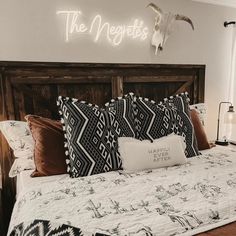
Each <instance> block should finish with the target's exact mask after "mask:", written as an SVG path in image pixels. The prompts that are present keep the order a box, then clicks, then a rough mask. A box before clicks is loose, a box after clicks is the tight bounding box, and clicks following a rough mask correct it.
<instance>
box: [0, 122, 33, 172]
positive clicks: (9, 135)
mask: <svg viewBox="0 0 236 236" xmlns="http://www.w3.org/2000/svg"><path fill="white" fill-rule="evenodd" d="M0 131H1V132H2V134H3V135H4V137H5V138H6V140H7V142H8V144H9V146H10V147H11V149H12V150H13V153H14V156H15V157H16V158H18V159H16V160H15V162H14V163H13V165H12V167H11V170H10V173H9V176H10V177H15V176H16V175H17V174H18V173H20V172H21V171H23V170H29V169H35V165H34V161H33V157H34V145H35V144H34V140H33V137H32V134H31V132H30V129H29V126H28V124H27V122H24V121H14V120H8V121H2V122H0ZM20 159H24V160H21V161H20Z"/></svg>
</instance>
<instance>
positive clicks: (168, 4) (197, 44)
mask: <svg viewBox="0 0 236 236" xmlns="http://www.w3.org/2000/svg"><path fill="white" fill-rule="evenodd" d="M153 1H154V2H155V3H157V4H158V5H159V6H161V8H162V9H163V10H164V11H171V12H176V13H180V14H184V15H187V16H189V17H190V18H191V19H192V20H193V22H194V25H195V31H194V32H193V31H192V30H191V28H190V26H189V25H188V24H186V23H184V22H178V23H176V29H175V32H174V33H173V35H172V36H171V37H170V38H169V40H168V42H167V44H166V47H165V49H164V51H163V53H162V54H161V55H159V56H158V57H156V56H154V51H153V48H152V47H151V46H150V39H149V40H147V41H146V42H145V43H140V42H134V41H131V40H126V41H125V42H124V43H123V44H122V45H121V46H120V47H112V46H111V45H109V44H108V43H107V42H104V41H99V42H98V43H97V44H96V43H94V42H93V41H92V39H91V38H90V37H88V36H81V38H75V39H74V40H72V41H71V42H70V43H65V41H64V22H63V19H62V18H61V17H59V16H58V15H56V11H58V10H65V9H66V10H74V9H80V10H82V11H83V13H84V16H85V17H88V19H89V17H92V16H94V15H95V14H97V13H100V14H101V15H103V17H104V19H106V20H109V21H111V22H113V23H118V22H120V23H128V22H130V20H131V19H132V18H133V17H141V18H142V19H143V20H144V21H145V23H146V24H147V25H148V27H149V28H150V30H151V29H152V28H153V17H154V14H153V12H152V11H151V10H150V9H147V8H145V6H146V5H147V4H148V3H149V2H150V1H148V0H119V1H117V0H99V1H98V0H50V1H48V0H40V1H38V0H20V1H19V0H0V29H1V34H0V60H14V61H16V60H19V61H21V60H22V61H24V60H26V61H65V62H69V61H73V62H109V63H111V62H114V63H116V62H117V63H119V62H123V63H170V64H172V63H177V64H181V63H183V64H206V66H207V71H206V103H207V105H208V108H209V109H208V114H209V115H208V121H207V131H208V133H209V138H210V139H214V138H215V135H216V118H217V109H218V103H219V102H220V101H222V100H227V93H228V90H227V84H228V80H229V65H230V51H231V43H232V41H231V38H232V37H231V36H232V27H231V28H227V29H225V28H224V27H223V22H224V21H225V20H236V9H233V8H232V9H231V8H226V7H220V6H214V5H208V4H202V3H198V2H192V1H189V0H153Z"/></svg>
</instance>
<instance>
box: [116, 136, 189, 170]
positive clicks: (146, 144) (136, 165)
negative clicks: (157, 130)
mask: <svg viewBox="0 0 236 236" xmlns="http://www.w3.org/2000/svg"><path fill="white" fill-rule="evenodd" d="M118 143H119V152H120V156H121V159H122V167H123V169H124V171H126V172H136V171H141V170H147V169H156V168H162V167H168V166H174V165H182V164H185V163H186V162H187V158H186V156H185V152H184V151H185V148H186V144H185V142H184V138H183V137H182V136H178V135H169V136H166V137H163V138H160V139H156V140H154V142H153V143H151V142H150V141H147V140H144V141H140V140H137V139H134V138H123V137H121V138H118Z"/></svg>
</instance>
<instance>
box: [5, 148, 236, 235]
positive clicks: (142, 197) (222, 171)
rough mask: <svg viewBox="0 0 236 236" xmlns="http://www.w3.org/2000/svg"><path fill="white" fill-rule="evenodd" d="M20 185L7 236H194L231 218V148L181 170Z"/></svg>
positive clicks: (234, 169)
mask: <svg viewBox="0 0 236 236" xmlns="http://www.w3.org/2000/svg"><path fill="white" fill-rule="evenodd" d="M25 174H26V172H25ZM31 181H35V182H31ZM23 186H24V187H22V188H21V191H20V194H19V196H18V199H17V202H16V204H15V207H14V210H13V214H12V219H11V223H10V227H9V233H8V234H9V235H23V236H24V235H30V233H32V232H34V233H35V232H36V231H37V230H38V232H41V234H39V235H60V234H62V232H73V233H74V234H75V235H89V236H92V235H99V234H100V235H101V234H102V235H130V236H131V235H158V236H174V235H194V234H196V233H201V232H204V231H207V230H210V229H213V228H216V227H219V226H222V225H225V224H228V223H230V222H233V221H235V220H236V198H235V196H236V149H232V148H224V147H216V148H213V149H211V150H208V151H205V152H203V155H201V156H198V157H194V158H190V159H189V160H188V162H187V164H185V165H182V166H175V167H169V168H162V169H155V170H150V171H142V172H137V173H134V174H127V173H125V172H122V171H119V172H109V173H103V174H99V175H94V176H89V177H82V178H77V179H71V178H69V177H68V176H67V175H63V176H52V177H43V178H35V179H31V180H30V181H28V182H27V184H25V185H23ZM26 186H27V187H26ZM42 232H44V234H42ZM72 235H73V234H72Z"/></svg>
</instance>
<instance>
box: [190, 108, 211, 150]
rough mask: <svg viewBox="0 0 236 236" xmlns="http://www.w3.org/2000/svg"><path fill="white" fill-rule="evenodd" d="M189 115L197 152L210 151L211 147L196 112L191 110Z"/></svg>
mask: <svg viewBox="0 0 236 236" xmlns="http://www.w3.org/2000/svg"><path fill="white" fill-rule="evenodd" d="M190 115H191V120H192V123H193V127H194V131H195V135H196V137H197V143H198V149H199V150H205V149H210V148H211V147H210V144H209V142H208V140H207V135H206V132H205V130H204V127H203V125H202V123H201V120H200V118H199V115H198V112H197V111H196V110H194V109H193V110H191V112H190Z"/></svg>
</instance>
